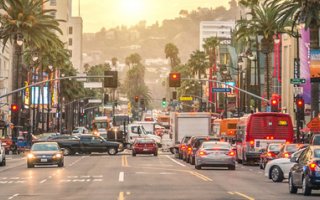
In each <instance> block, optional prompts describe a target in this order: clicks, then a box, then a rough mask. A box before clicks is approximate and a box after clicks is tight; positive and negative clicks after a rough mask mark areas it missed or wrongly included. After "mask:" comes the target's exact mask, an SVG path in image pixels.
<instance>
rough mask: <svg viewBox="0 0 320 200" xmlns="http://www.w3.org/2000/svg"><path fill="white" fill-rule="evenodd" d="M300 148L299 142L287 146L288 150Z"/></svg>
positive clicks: (293, 150)
mask: <svg viewBox="0 0 320 200" xmlns="http://www.w3.org/2000/svg"><path fill="white" fill-rule="evenodd" d="M298 148H299V145H298V144H289V145H287V146H286V149H285V150H286V151H287V152H296V151H297V150H298Z"/></svg>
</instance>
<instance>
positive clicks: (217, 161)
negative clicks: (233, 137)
mask: <svg viewBox="0 0 320 200" xmlns="http://www.w3.org/2000/svg"><path fill="white" fill-rule="evenodd" d="M235 155H236V152H235V151H233V150H232V148H231V145H230V144H229V143H228V142H217V141H208V142H207V141H205V142H203V143H202V144H201V145H200V148H199V150H198V151H197V152H196V154H195V168H196V169H201V168H202V167H228V169H230V170H235V169H236V157H235Z"/></svg>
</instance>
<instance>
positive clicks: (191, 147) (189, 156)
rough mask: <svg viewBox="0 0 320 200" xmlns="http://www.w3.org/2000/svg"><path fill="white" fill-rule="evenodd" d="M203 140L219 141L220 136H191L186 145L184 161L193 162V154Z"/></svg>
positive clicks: (194, 154)
mask: <svg viewBox="0 0 320 200" xmlns="http://www.w3.org/2000/svg"><path fill="white" fill-rule="evenodd" d="M203 141H220V138H217V137H215V136H192V137H191V138H190V140H189V141H188V144H187V147H186V155H185V156H186V158H185V161H186V162H187V163H190V164H192V165H194V164H195V156H196V152H197V151H198V149H199V147H200V146H201V144H202V142H203Z"/></svg>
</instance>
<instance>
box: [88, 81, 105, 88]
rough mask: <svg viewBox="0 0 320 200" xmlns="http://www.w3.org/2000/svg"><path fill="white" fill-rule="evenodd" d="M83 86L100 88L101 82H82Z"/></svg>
mask: <svg viewBox="0 0 320 200" xmlns="http://www.w3.org/2000/svg"><path fill="white" fill-rule="evenodd" d="M83 87H84V88H102V82H84V83H83Z"/></svg>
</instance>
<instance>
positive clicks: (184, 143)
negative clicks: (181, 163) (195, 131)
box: [177, 136, 191, 159]
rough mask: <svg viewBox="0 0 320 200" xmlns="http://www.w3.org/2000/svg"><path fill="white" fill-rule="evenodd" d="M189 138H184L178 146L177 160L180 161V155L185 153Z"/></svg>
mask: <svg viewBox="0 0 320 200" xmlns="http://www.w3.org/2000/svg"><path fill="white" fill-rule="evenodd" d="M190 138H191V136H184V137H183V138H182V139H181V142H180V143H179V144H178V149H177V154H178V158H179V159H182V155H183V154H184V153H185V152H186V151H187V143H188V141H189V140H190Z"/></svg>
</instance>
